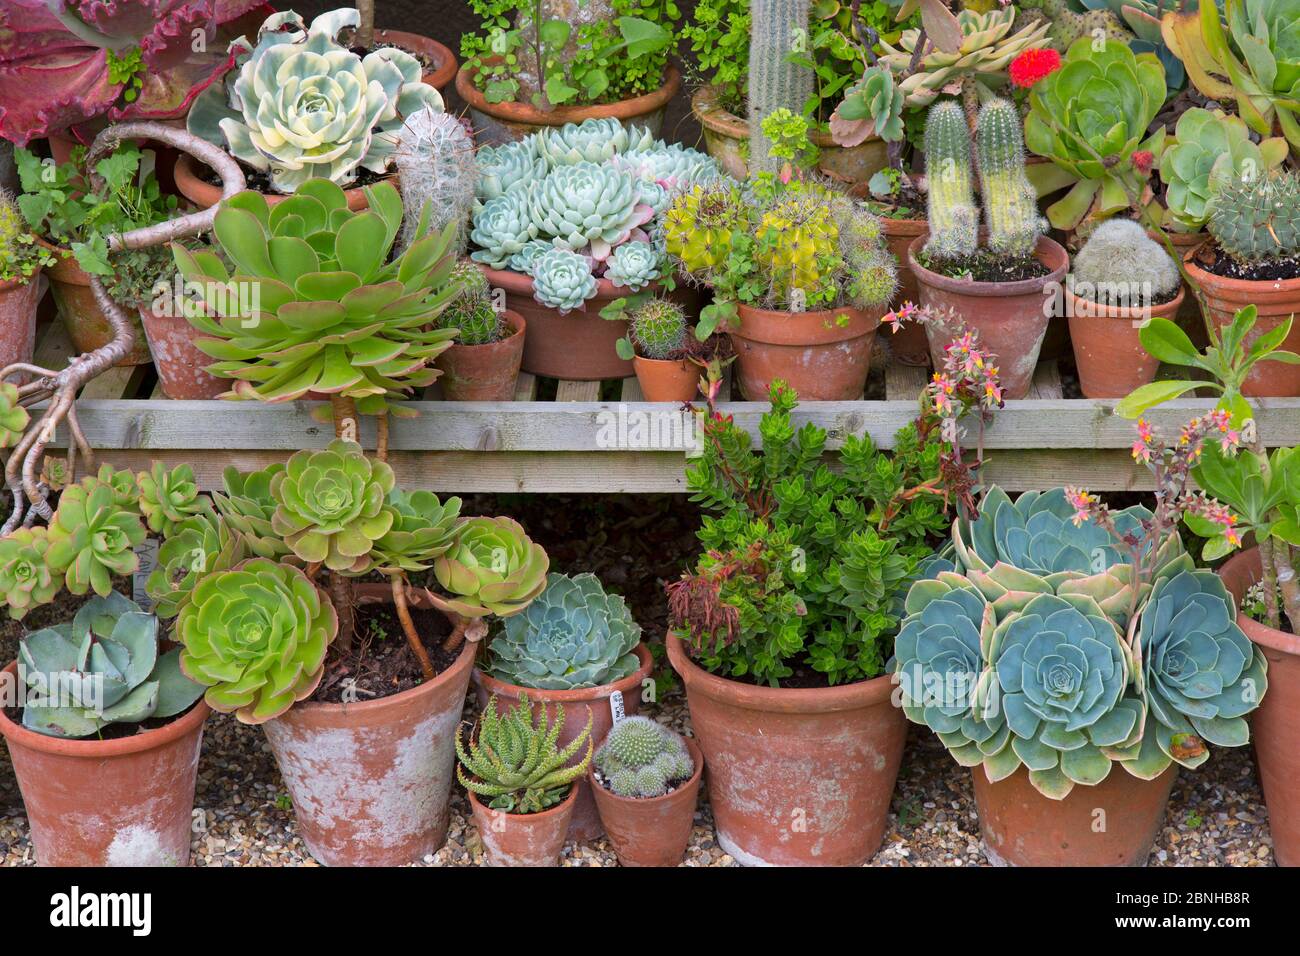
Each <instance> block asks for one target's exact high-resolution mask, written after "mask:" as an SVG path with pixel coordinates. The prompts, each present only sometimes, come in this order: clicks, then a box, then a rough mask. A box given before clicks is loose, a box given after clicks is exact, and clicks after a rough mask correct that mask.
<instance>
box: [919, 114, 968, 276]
mask: <svg viewBox="0 0 1300 956" xmlns="http://www.w3.org/2000/svg"><path fill="white" fill-rule="evenodd" d="M925 160H926V170H927V173H928V175H927V182H928V183H929V189H930V193H929V207H928V218H929V223H930V238H929V241H927V242H926V244H925V251H926V252H927V253H929V254H930V255H932V256H934V257H935V258H937V259H958V258H961V257H963V256H970V255H974V253H975V250H976V249H977V248H978V247H979V212H978V211H977V210H976V208H975V188H974V175H973V173H972V170H971V152H970V129H969V128H968V127H967V125H966V114H965V113H964V112H963V111H962V108H961V107H960V106H959V105H957V103H955V102H952V101H945V102H941V103H936V104H935V105H934V106H932V107H930V113H929V116H928V118H927V119H926V123H925Z"/></svg>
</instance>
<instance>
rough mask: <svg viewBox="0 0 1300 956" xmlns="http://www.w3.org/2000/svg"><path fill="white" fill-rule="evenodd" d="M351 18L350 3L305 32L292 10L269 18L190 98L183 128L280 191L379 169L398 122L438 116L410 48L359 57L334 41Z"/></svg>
mask: <svg viewBox="0 0 1300 956" xmlns="http://www.w3.org/2000/svg"><path fill="white" fill-rule="evenodd" d="M359 23H360V14H359V13H358V12H357V11H356V10H355V9H351V8H341V9H338V10H332V11H330V12H328V13H324V14H322V15H320V16H319V17H317V18H316V19H315V20H313V21H312V22H311V25H310V26H309V27H306V28H305V29H304V24H303V20H302V18H301V17H299V16H298V14H296V13H294V12H292V11H286V12H284V13H276V14H272V15H271V16H270V17H268V18H267V20H266V22H265V23H263V24H262V26H261V29H259V30H258V34H257V43H256V45H255V46H253V47H252V49H251V50H246V51H245V52H242V53H240V54H238V55H237V56H236V60H235V65H236V68H235V69H234V70H231V72H230V73H228V74H227V76H226V79H225V81H224V82H223V83H220V84H213V85H212V86H210V87H208V89H206V90H205V91H204V92H203V93H202V94H201V95H200V96H199V97H198V99H196V100H195V101H194V106H193V108H192V109H191V110H190V113H189V117H188V120H187V126H188V128H189V131H190V132H191V133H194V134H196V135H198V136H201V137H202V138H203V139H206V140H207V141H208V142H210V143H213V144H215V145H217V146H222V147H225V148H226V149H228V150H229V151H230V153H231V155H233V156H234V157H235V158H236V159H239V160H241V161H242V162H244V163H247V164H248V165H249V166H251V167H252V168H253V169H256V170H258V171H260V172H264V173H266V174H267V176H268V177H269V178H270V181H271V185H272V187H273V188H274V189H275V190H276V192H279V193H293V192H296V191H297V190H298V188H299V187H301V186H302V185H303V183H305V182H307V181H308V180H310V179H313V178H318V177H319V178H323V179H328V180H329V181H331V182H333V183H336V184H338V185H340V186H346V185H348V184H350V183H351V182H353V181H354V180H355V179H356V175H357V170H358V168H363V169H367V170H369V171H370V172H373V173H380V174H382V173H384V172H387V170H388V167H389V164H390V163H391V161H392V157H393V153H394V152H395V150H396V148H397V141H398V131H399V130H400V129H401V127H402V123H403V121H404V120H405V118H406V117H408V116H411V115H412V114H414V113H416V112H418V111H419V110H421V109H424V108H432V109H433V110H435V111H437V112H441V111H442V109H443V103H442V97H441V96H440V95H439V94H438V91H437V90H436V89H434V88H433V87H432V86H428V85H427V84H425V83H424V82H423V81H422V79H421V73H422V70H421V66H420V62H419V60H417V59H416V58H415V57H413V56H411V55H410V54H409V53H405V52H403V51H401V50H398V49H396V48H393V47H383V48H380V49H377V50H374V51H373V52H371V53H369V54H367V55H366V56H365V57H364V58H363V57H361V56H358V55H357V54H356V53H353V52H352V51H350V50H349V49H348V48H347V47H345V46H343V45H342V44H340V43H339V42H338V34H339V32H340V31H341V30H343V29H344V28H346V27H355V26H357V25H358V24H359Z"/></svg>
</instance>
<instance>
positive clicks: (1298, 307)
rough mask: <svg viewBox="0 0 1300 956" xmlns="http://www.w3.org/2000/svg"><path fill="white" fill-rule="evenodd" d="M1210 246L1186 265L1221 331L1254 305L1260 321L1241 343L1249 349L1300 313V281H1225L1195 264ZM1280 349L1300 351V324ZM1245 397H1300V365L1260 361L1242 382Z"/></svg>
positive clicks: (1293, 327)
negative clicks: (1265, 335)
mask: <svg viewBox="0 0 1300 956" xmlns="http://www.w3.org/2000/svg"><path fill="white" fill-rule="evenodd" d="M1208 246H1209V243H1206V244H1204V245H1202V246H1199V247H1197V248H1196V249H1193V250H1191V251H1190V252H1188V253H1187V255H1186V257H1185V258H1184V259H1183V263H1184V265H1186V266H1187V271H1188V272H1189V273H1190V274H1191V276H1192V278H1193V279H1195V280H1196V281H1197V282H1198V283H1200V286H1201V289H1202V291H1204V293H1205V299H1206V304H1207V305H1208V306H1209V310H1210V321H1211V322H1213V323H1214V325H1215V327H1216V328H1219V329H1222V328H1224V327H1226V326H1229V325H1231V324H1232V317H1233V316H1234V315H1235V314H1236V313H1237V310H1238V309H1242V308H1245V307H1246V306H1248V305H1254V306H1256V307H1257V308H1258V309H1259V318H1258V320H1257V321H1256V322H1255V327H1254V328H1253V329H1251V330H1250V334H1249V335H1247V336H1246V339H1245V341H1244V342H1243V343H1242V344H1243V345H1244V346H1246V347H1249V346H1250V344H1251V343H1252V342H1254V341H1255V339H1257V338H1259V337H1260V336H1261V335H1263V334H1264V333H1265V332H1271V331H1272V330H1273V329H1275V328H1277V327H1278V326H1279V325H1281V324H1282V323H1283V322H1285V321H1286V320H1287V319H1289V318H1291V317H1292V316H1293V315H1295V314H1296V313H1297V312H1300V278H1297V279H1287V280H1285V281H1281V280H1279V281H1276V282H1255V281H1251V280H1247V279H1225V278H1224V277H1223V276H1218V275H1215V274H1214V273H1213V272H1210V271H1209V270H1208V269H1204V268H1202V267H1201V266H1200V264H1198V263H1197V261H1196V255H1197V253H1198V252H1199V251H1200V250H1201V249H1206V248H1208ZM1281 348H1282V349H1283V350H1285V351H1288V352H1300V322H1294V323H1292V325H1291V332H1290V334H1289V335H1287V337H1286V340H1285V341H1283V343H1282V346H1281ZM1241 392H1242V394H1243V395H1249V396H1251V397H1258V398H1294V397H1295V396H1297V395H1300V365H1287V364H1285V363H1283V362H1258V363H1256V365H1255V367H1254V368H1252V369H1251V370H1250V374H1249V375H1247V376H1246V381H1245V382H1243V383H1242V386H1241Z"/></svg>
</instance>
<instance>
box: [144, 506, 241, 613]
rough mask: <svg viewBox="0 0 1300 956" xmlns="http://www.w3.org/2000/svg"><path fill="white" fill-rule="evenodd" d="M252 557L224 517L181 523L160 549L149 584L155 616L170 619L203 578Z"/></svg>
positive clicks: (205, 516) (209, 516)
mask: <svg viewBox="0 0 1300 956" xmlns="http://www.w3.org/2000/svg"><path fill="white" fill-rule="evenodd" d="M251 556H252V555H251V554H250V553H249V548H248V542H247V540H246V539H245V538H244V536H243V535H241V534H239V532H237V531H233V530H231V526H230V525H229V524H227V523H226V521H225V520H224V519H222V518H219V517H216V516H215V515H212V514H200V515H196V516H194V517H192V518H186V519H185V520H184V521H181V522H180V523H179V524H177V525H176V526H175V527H174V528H173V529H172V531H171V534H170V535H169V536H168V538H167V540H165V541H164V542H163V543H162V544H161V545H160V546H159V548H158V564H157V567H156V568H154V570H153V572H152V573H151V574H150V575H149V578H148V580H147V581H145V593H147V594H148V595H149V597H151V598H153V601H154V608H153V610H154V613H155V614H157V615H158V616H159V617H160V618H162V619H163V620H169V619H171V618H173V617H175V616H176V615H177V614H179V613H180V609H181V608H182V607H184V605H185V602H186V601H188V600H189V598H190V594H191V593H192V592H193V591H194V585H196V584H197V583H198V582H199V580H200V579H201V578H203V577H204V576H206V575H208V574H212V573H214V572H216V571H228V570H230V569H231V568H233V567H234V566H235V565H237V564H239V563H240V562H241V561H244V560H246V559H247V558H249V557H251Z"/></svg>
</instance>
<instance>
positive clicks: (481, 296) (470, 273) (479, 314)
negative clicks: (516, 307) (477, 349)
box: [438, 260, 508, 345]
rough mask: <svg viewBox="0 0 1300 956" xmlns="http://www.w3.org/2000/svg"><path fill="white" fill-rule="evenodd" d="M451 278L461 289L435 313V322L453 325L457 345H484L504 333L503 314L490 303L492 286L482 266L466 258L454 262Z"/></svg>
mask: <svg viewBox="0 0 1300 956" xmlns="http://www.w3.org/2000/svg"><path fill="white" fill-rule="evenodd" d="M452 281H453V282H454V283H456V284H457V285H458V286H459V288H460V291H459V292H457V293H456V297H455V298H454V299H452V300H451V302H449V303H448V304H447V308H445V309H443V310H442V314H441V315H439V316H438V326H439V327H440V328H444V329H456V330H457V335H456V342H457V343H458V344H460V345H486V344H488V343H489V342H497V341H500V340H501V339H502V338H503V337H504V336H505V334H506V331H507V328H508V327H507V325H506V321H505V316H504V315H503V314H502V313H500V312H498V311H497V310H496V308H495V306H493V304H492V288H491V286H490V285H489V284H488V281H487V276H485V275H483V270H482V269H480V268H479V267H478V266H476V265H474V263H472V262H470V261H468V260H462V261H461V262H459V263H457V264H456V271H455V272H453V273H452Z"/></svg>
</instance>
